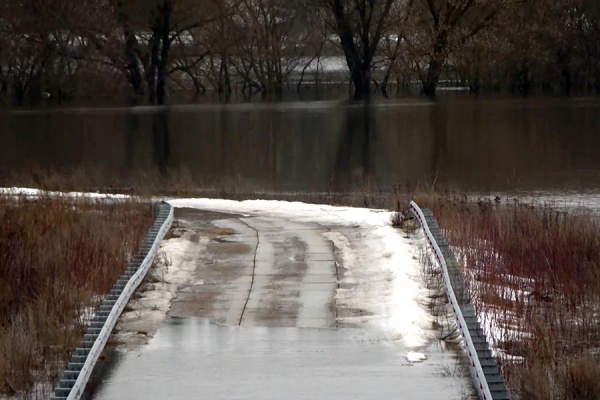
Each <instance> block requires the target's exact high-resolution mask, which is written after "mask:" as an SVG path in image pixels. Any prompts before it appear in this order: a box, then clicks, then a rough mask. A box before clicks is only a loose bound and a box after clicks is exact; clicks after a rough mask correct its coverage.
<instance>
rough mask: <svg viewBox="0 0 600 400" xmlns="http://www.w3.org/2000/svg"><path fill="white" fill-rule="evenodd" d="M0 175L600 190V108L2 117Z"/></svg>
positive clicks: (425, 104) (312, 186)
mask: <svg viewBox="0 0 600 400" xmlns="http://www.w3.org/2000/svg"><path fill="white" fill-rule="evenodd" d="M0 130H1V132H2V146H0V168H2V170H3V171H9V170H11V171H12V170H22V169H26V168H28V167H29V166H31V165H36V166H43V167H52V168H57V169H72V168H75V169H76V168H97V169H99V170H103V169H105V170H110V171H113V172H114V173H116V174H118V175H120V176H121V177H127V175H128V174H130V173H132V172H131V171H134V170H140V169H141V170H144V171H148V172H155V173H156V174H162V175H169V174H170V175H172V176H178V175H181V174H182V171H183V172H184V173H185V174H186V175H187V176H189V177H190V182H191V183H192V184H194V185H212V184H216V183H219V182H223V181H224V180H228V179H231V180H237V181H243V182H249V183H252V184H253V185H254V187H255V188H259V189H264V190H299V191H303V190H310V191H322V190H353V189H356V188H360V187H364V185H366V184H369V185H377V186H378V187H387V186H391V185H394V184H406V183H408V182H411V183H413V184H414V183H417V182H420V183H428V184H431V183H432V182H434V181H435V183H436V186H437V187H438V188H448V189H459V190H467V191H475V192H485V191H494V192H515V191H556V192H560V191H567V190H572V191H575V192H578V193H584V192H596V191H597V189H598V188H599V187H600V157H598V155H599V152H600V99H594V98H591V99H590V98H582V99H556V98H554V99H508V100H507V99H497V100H493V99H487V100H476V99H473V98H470V99H463V100H461V99H455V100H441V101H438V102H430V101H426V100H395V101H377V102H373V103H372V104H371V105H370V106H364V105H360V104H353V105H349V104H348V103H344V102H339V101H334V102H288V103H278V104H237V105H235V104H234V105H186V106H172V107H170V108H168V109H161V108H152V107H139V108H103V109H102V108H87V109H84V108H81V109H73V108H72V109H61V110H57V109H54V110H41V111H40V110H38V111H13V112H2V113H0Z"/></svg>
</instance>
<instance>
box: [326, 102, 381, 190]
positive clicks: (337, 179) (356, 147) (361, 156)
mask: <svg viewBox="0 0 600 400" xmlns="http://www.w3.org/2000/svg"><path fill="white" fill-rule="evenodd" d="M342 110H343V111H342V113H343V123H342V125H341V127H340V132H339V138H338V145H337V150H336V153H337V154H336V162H335V166H334V171H333V184H334V189H336V190H340V189H342V190H343V189H344V188H347V187H348V185H349V184H352V183H356V182H357V181H359V182H360V181H364V180H366V179H370V178H372V177H373V176H375V175H376V174H377V172H376V171H375V168H374V165H373V160H372V157H373V156H372V152H373V148H374V142H375V141H376V140H377V133H376V132H377V124H376V121H375V118H374V116H373V108H372V107H371V106H370V105H369V104H368V103H367V102H364V103H361V104H358V105H350V106H346V107H343V109H342Z"/></svg>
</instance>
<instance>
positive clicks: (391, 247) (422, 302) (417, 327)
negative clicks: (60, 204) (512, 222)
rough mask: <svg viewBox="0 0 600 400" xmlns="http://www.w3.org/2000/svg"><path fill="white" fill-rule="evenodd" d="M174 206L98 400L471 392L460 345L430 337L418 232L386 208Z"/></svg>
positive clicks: (455, 395) (459, 395) (452, 395)
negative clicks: (411, 232)
mask: <svg viewBox="0 0 600 400" xmlns="http://www.w3.org/2000/svg"><path fill="white" fill-rule="evenodd" d="M172 204H173V205H174V206H176V207H178V208H177V209H176V213H175V214H176V215H175V216H176V219H177V221H178V222H177V224H176V225H175V226H174V228H173V229H172V231H171V233H170V235H169V236H168V237H167V238H166V239H165V241H164V242H163V245H162V249H163V250H164V254H163V257H162V258H163V261H164V265H163V266H161V267H159V268H158V269H157V270H156V271H155V275H159V276H160V277H161V279H160V280H161V281H160V282H158V283H155V284H152V289H153V290H148V291H146V292H145V293H144V294H143V296H142V298H141V299H139V300H137V303H135V304H132V305H131V308H132V310H131V311H129V312H128V313H125V314H124V315H123V318H122V321H121V322H120V324H119V326H118V330H119V335H117V337H118V338H119V340H123V341H124V342H125V344H126V345H125V346H124V349H123V350H122V351H121V352H120V353H119V357H118V359H119V360H118V363H117V365H116V367H115V368H114V369H113V370H112V371H111V372H110V373H109V374H108V375H107V376H106V379H105V381H104V382H103V383H102V384H101V385H100V388H99V390H98V392H97V393H96V395H95V398H96V399H116V398H143V399H159V398H165V397H168V398H177V399H196V398H200V397H202V398H207V399H282V398H286V399H316V398H326V399H338V398H339V399H390V398H399V397H401V398H406V399H469V398H471V397H472V396H473V394H472V389H471V385H470V381H469V378H468V376H467V372H466V371H465V367H464V366H463V357H462V356H461V355H460V350H459V351H456V350H455V349H452V350H450V349H445V348H444V346H443V345H441V344H440V343H439V342H438V341H437V340H435V337H436V333H437V331H435V330H434V329H433V326H434V324H433V322H434V319H433V317H432V316H431V315H430V314H429V313H428V311H427V307H426V296H427V294H428V293H427V291H426V290H425V289H423V288H422V282H421V281H420V279H421V277H420V266H419V263H418V261H417V259H416V256H417V255H418V243H415V241H418V238H416V237H414V238H410V237H403V234H402V233H401V232H399V231H397V230H395V229H393V228H391V227H390V226H389V220H390V215H389V213H386V212H381V211H376V210H365V209H352V208H339V207H329V206H315V205H308V204H301V203H287V202H273V201H271V202H267V201H246V202H233V201H225V200H207V199H198V200H175V201H173V202H172ZM165 299H167V300H168V301H165ZM140 337H143V338H145V339H143V340H142V342H146V344H142V345H139V343H140V342H139V340H138V345H137V346H136V345H134V343H135V339H136V338H137V339H140ZM128 343H129V344H128ZM473 398H474V397H473Z"/></svg>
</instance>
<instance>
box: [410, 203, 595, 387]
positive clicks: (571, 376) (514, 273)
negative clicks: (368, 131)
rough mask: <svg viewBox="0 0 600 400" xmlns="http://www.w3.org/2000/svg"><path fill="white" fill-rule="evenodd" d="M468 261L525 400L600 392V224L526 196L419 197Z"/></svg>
mask: <svg viewBox="0 0 600 400" xmlns="http://www.w3.org/2000/svg"><path fill="white" fill-rule="evenodd" d="M416 201H417V203H418V204H419V205H420V206H422V207H428V208H430V209H431V210H432V211H433V213H434V215H435V216H436V218H437V219H438V221H439V224H440V226H441V227H442V229H443V230H444V233H445V235H446V236H447V239H448V242H449V243H450V244H451V246H453V248H454V250H455V253H456V255H457V258H458V259H459V260H460V261H462V264H463V266H464V270H463V271H464V277H465V282H466V284H467V286H468V289H469V290H470V292H471V296H472V298H473V302H474V304H475V307H476V308H477V310H478V311H479V312H480V315H484V316H485V317H484V320H483V321H482V322H483V325H485V327H486V330H487V332H489V334H490V339H491V340H492V342H493V346H494V347H495V348H496V349H497V350H498V359H499V362H500V363H501V365H500V367H501V370H502V373H503V375H504V378H505V380H506V383H507V386H508V388H509V390H510V391H511V394H512V395H513V396H514V397H515V398H544V399H584V398H585V399H592V398H600V368H598V362H599V361H600V222H599V221H598V219H597V217H594V216H593V215H591V214H589V213H587V212H585V211H581V210H577V211H564V210H561V211H558V210H557V209H556V208H554V207H553V206H552V204H540V203H527V204H524V203H521V202H519V201H518V200H514V199H511V200H502V199H500V198H496V199H493V200H484V199H481V200H475V201H473V200H472V199H468V198H467V197H466V196H463V195H454V194H436V193H431V192H427V193H419V194H417V195H416Z"/></svg>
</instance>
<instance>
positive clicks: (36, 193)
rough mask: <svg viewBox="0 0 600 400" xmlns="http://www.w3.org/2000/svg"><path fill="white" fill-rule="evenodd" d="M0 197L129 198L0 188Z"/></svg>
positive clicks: (126, 197) (126, 196) (99, 194)
mask: <svg viewBox="0 0 600 400" xmlns="http://www.w3.org/2000/svg"><path fill="white" fill-rule="evenodd" d="M0 195H6V196H25V197H40V196H50V197H87V198H91V199H129V198H131V196H129V195H126V194H107V193H93V192H53V191H46V190H40V189H32V188H18V187H10V188H0Z"/></svg>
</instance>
